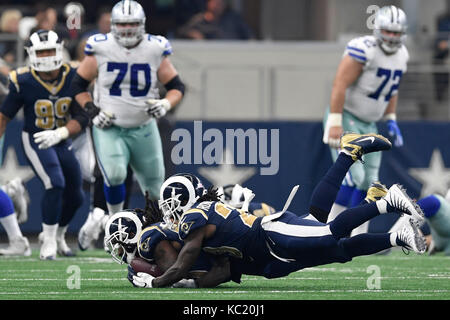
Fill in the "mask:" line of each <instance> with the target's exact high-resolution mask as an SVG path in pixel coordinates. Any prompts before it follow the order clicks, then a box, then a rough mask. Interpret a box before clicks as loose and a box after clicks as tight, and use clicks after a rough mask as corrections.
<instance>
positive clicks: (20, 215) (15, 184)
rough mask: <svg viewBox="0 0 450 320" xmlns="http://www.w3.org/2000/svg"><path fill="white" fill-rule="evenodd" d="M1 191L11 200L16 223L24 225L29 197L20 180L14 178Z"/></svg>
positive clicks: (26, 218)
mask: <svg viewBox="0 0 450 320" xmlns="http://www.w3.org/2000/svg"><path fill="white" fill-rule="evenodd" d="M3 190H4V191H5V192H6V194H7V195H8V196H9V197H10V198H11V200H12V202H13V205H14V209H15V211H16V214H17V222H18V223H19V224H22V223H25V222H26V221H27V220H28V204H29V203H30V196H29V195H28V191H27V189H25V186H24V185H23V182H22V179H20V178H15V179H13V180H11V181H9V182H8V183H7V184H6V185H4V186H3Z"/></svg>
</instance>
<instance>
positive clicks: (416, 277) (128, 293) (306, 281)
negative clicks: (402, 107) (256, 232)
mask: <svg viewBox="0 0 450 320" xmlns="http://www.w3.org/2000/svg"><path fill="white" fill-rule="evenodd" d="M38 254H39V252H38V250H34V251H33V255H32V256H31V257H14V258H13V257H9V258H6V257H2V258H0V299H1V300H16V299H21V300H23V299H25V300H40V299H45V300H53V299H57V300H110V299H116V300H117V299H121V300H141V299H151V300H159V299H163V300H186V299H188V300H216V299H217V300H246V299H247V300H248V299H250V300H297V299H298V300H306V299H321V300H322V299H326V300H330V299H335V300H341V299H351V300H355V299H357V300H359V299H364V300H367V299H370V300H372V299H389V300H394V299H395V300H398V299H400V300H404V299H406V300H408V299H446V300H448V299H450V257H446V256H443V255H434V256H427V255H424V256H418V255H416V254H414V253H411V254H410V255H405V254H403V253H402V252H401V251H395V252H392V253H390V254H389V255H378V256H370V257H359V258H356V259H354V260H353V261H352V262H349V263H346V264H337V263H336V264H330V265H326V266H321V267H315V268H309V269H305V270H302V271H299V272H294V273H292V274H291V275H289V276H288V277H285V278H280V279H271V280H268V279H264V278H262V277H255V276H244V277H243V281H242V283H241V284H240V285H239V284H235V283H231V282H230V283H226V284H223V285H221V286H220V287H218V288H216V289H171V288H165V289H140V288H134V287H132V286H131V284H130V283H129V282H128V280H127V279H126V274H127V271H126V266H124V265H118V264H117V263H114V262H113V261H112V260H111V259H110V258H109V256H108V255H107V254H106V253H104V252H103V251H102V250H90V251H86V252H79V253H78V256H77V257H73V258H58V259H57V260H56V261H40V260H39V257H38Z"/></svg>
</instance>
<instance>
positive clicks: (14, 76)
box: [8, 67, 31, 92]
mask: <svg viewBox="0 0 450 320" xmlns="http://www.w3.org/2000/svg"><path fill="white" fill-rule="evenodd" d="M30 71H31V69H30V67H21V68H17V69H16V70H12V71H10V72H9V76H8V78H9V81H10V82H12V83H13V84H14V86H15V87H16V90H17V92H19V89H20V84H19V76H22V75H25V74H27V73H30Z"/></svg>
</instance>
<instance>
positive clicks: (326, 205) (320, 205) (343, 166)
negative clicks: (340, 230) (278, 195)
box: [310, 152, 354, 214]
mask: <svg viewBox="0 0 450 320" xmlns="http://www.w3.org/2000/svg"><path fill="white" fill-rule="evenodd" d="M353 163H354V161H353V159H352V158H351V157H350V156H348V155H346V154H344V153H342V152H341V153H340V154H339V156H338V158H337V159H336V162H335V163H334V164H333V165H332V166H331V168H330V169H328V172H327V173H326V174H325V176H324V177H323V178H322V179H321V180H320V182H319V184H318V185H317V186H316V187H315V188H314V191H313V193H312V195H311V200H310V207H311V208H316V210H318V211H321V212H326V213H327V214H328V213H329V212H330V210H331V207H332V206H333V203H334V201H335V200H336V196H337V194H338V192H339V189H340V187H341V183H342V180H344V178H345V175H346V174H347V172H348V170H349V169H350V167H351V165H352V164H353Z"/></svg>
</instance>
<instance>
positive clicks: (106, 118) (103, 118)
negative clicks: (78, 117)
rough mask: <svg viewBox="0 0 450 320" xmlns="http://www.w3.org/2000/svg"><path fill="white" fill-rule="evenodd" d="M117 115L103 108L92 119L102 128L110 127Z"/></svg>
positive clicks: (95, 124)
mask: <svg viewBox="0 0 450 320" xmlns="http://www.w3.org/2000/svg"><path fill="white" fill-rule="evenodd" d="M115 118H116V117H115V116H114V115H113V114H110V113H108V112H106V111H103V110H101V111H100V112H99V113H98V114H97V115H96V116H95V117H94V119H92V123H93V124H94V126H96V127H97V128H100V129H105V128H108V127H110V126H111V125H112V124H113V120H114V119H115Z"/></svg>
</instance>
